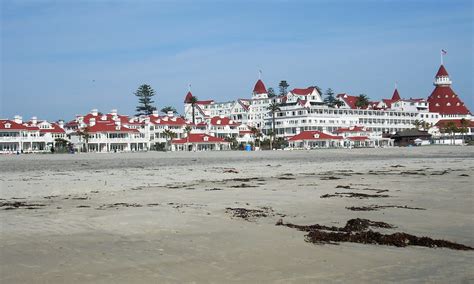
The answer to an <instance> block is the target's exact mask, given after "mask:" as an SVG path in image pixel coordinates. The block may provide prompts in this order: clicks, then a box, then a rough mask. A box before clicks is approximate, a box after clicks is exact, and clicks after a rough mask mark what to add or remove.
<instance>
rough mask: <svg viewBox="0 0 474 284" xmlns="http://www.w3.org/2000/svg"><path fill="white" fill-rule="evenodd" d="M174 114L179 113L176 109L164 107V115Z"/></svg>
mask: <svg viewBox="0 0 474 284" xmlns="http://www.w3.org/2000/svg"><path fill="white" fill-rule="evenodd" d="M170 111H171V112H173V114H177V113H178V112H177V111H176V109H175V108H174V107H172V106H167V107H164V108H162V109H161V112H162V113H164V114H167V113H168V112H170Z"/></svg>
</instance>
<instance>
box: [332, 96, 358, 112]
mask: <svg viewBox="0 0 474 284" xmlns="http://www.w3.org/2000/svg"><path fill="white" fill-rule="evenodd" d="M336 97H337V98H340V99H342V100H343V101H344V102H345V103H346V104H347V105H348V106H349V107H350V108H351V109H356V108H357V107H356V102H357V97H356V96H350V95H348V94H338V95H337V96H336Z"/></svg>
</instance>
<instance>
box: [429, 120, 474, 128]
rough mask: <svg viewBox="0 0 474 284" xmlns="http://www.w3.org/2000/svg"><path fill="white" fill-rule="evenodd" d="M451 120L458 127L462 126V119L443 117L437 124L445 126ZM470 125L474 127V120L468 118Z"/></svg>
mask: <svg viewBox="0 0 474 284" xmlns="http://www.w3.org/2000/svg"><path fill="white" fill-rule="evenodd" d="M449 122H454V124H455V125H456V127H461V119H442V120H440V121H438V122H437V123H436V126H438V127H439V128H443V127H445V125H446V124H447V123H449ZM467 122H468V127H474V121H472V120H468V121H467Z"/></svg>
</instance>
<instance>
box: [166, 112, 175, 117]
mask: <svg viewBox="0 0 474 284" xmlns="http://www.w3.org/2000/svg"><path fill="white" fill-rule="evenodd" d="M166 115H168V116H170V117H171V116H173V115H174V112H172V111H168V113H167V114H166Z"/></svg>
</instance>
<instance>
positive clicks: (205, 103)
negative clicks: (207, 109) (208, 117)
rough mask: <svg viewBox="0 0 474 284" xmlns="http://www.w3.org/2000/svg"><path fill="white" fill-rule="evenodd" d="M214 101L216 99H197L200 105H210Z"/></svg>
mask: <svg viewBox="0 0 474 284" xmlns="http://www.w3.org/2000/svg"><path fill="white" fill-rule="evenodd" d="M213 102H214V100H207V101H197V102H196V103H197V104H200V105H210V104H212V103H213Z"/></svg>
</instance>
